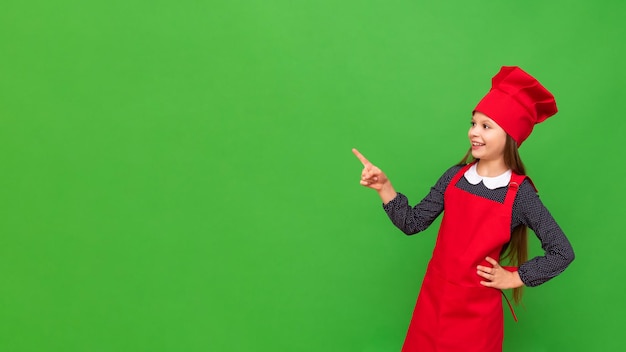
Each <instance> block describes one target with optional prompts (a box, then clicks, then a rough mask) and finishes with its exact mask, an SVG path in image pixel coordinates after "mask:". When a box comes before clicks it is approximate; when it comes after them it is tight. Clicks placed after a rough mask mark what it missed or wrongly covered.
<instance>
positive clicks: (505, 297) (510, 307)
mask: <svg viewBox="0 0 626 352" xmlns="http://www.w3.org/2000/svg"><path fill="white" fill-rule="evenodd" d="M500 292H502V295H503V296H504V299H506V304H508V305H509V309H510V310H511V314H513V320H515V322H516V323H517V315H515V311H514V310H513V306H512V305H511V301H509V297H507V296H506V294H505V293H504V291H502V290H500Z"/></svg>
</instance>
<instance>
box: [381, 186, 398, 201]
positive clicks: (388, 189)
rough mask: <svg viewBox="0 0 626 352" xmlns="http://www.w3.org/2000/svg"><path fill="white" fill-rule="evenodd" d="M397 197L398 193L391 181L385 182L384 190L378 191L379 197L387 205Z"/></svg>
mask: <svg viewBox="0 0 626 352" xmlns="http://www.w3.org/2000/svg"><path fill="white" fill-rule="evenodd" d="M397 195H398V193H396V190H395V189H394V188H393V186H392V185H391V182H389V181H387V182H385V184H384V185H383V186H382V188H381V189H380V190H379V191H378V196H379V197H380V199H381V200H382V201H383V204H385V205H386V204H387V203H389V202H390V201H392V200H393V199H394V198H395V197H396V196H397Z"/></svg>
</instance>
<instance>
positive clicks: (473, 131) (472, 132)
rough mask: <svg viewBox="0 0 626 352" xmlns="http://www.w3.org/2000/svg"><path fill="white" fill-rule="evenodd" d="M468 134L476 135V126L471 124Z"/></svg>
mask: <svg viewBox="0 0 626 352" xmlns="http://www.w3.org/2000/svg"><path fill="white" fill-rule="evenodd" d="M468 134H469V135H470V136H474V137H475V136H478V131H477V128H476V126H471V127H470V129H469V132H468Z"/></svg>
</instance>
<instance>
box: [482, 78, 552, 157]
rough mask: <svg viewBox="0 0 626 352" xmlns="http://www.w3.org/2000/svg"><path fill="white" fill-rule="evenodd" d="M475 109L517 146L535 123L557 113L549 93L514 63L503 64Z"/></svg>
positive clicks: (526, 136)
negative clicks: (487, 117)
mask: <svg viewBox="0 0 626 352" xmlns="http://www.w3.org/2000/svg"><path fill="white" fill-rule="evenodd" d="M474 111H478V112H482V113H483V114H485V115H487V116H489V118H491V119H492V120H494V121H495V122H496V123H497V124H498V125H500V127H502V129H504V131H506V133H508V134H509V135H510V136H511V137H513V139H514V140H515V141H516V142H517V146H518V147H519V146H520V145H522V142H524V140H526V138H528V136H529V135H530V133H531V132H532V131H533V127H534V126H535V124H537V123H539V122H542V121H544V120H545V119H547V118H548V117H550V116H552V115H554V114H556V112H557V109H556V102H555V101H554V96H553V95H552V93H550V92H549V91H548V90H547V89H546V88H544V87H543V86H542V85H541V83H539V81H537V80H536V79H535V78H534V77H532V76H531V75H529V74H528V73H526V72H524V71H523V70H522V69H521V68H519V67H517V66H502V68H501V69H500V72H498V73H497V74H496V75H495V76H494V77H493V79H492V80H491V90H489V93H487V95H485V96H484V97H483V99H482V100H481V101H480V102H479V103H478V105H477V106H476V109H474Z"/></svg>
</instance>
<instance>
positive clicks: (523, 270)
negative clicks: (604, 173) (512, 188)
mask: <svg viewBox="0 0 626 352" xmlns="http://www.w3.org/2000/svg"><path fill="white" fill-rule="evenodd" d="M512 222H513V223H514V224H524V225H526V226H528V227H529V228H530V229H531V230H533V231H534V232H535V235H537V238H538V239H539V241H541V247H542V248H543V250H544V252H545V253H544V255H542V256H537V257H535V258H532V259H531V260H529V261H527V262H526V263H523V264H522V265H520V267H519V269H518V272H519V275H520V278H521V279H522V281H523V282H524V284H525V285H526V286H530V287H533V286H538V285H540V284H543V283H544V282H546V281H548V280H550V279H552V278H553V277H555V276H557V275H559V274H560V273H561V272H563V270H565V268H567V266H568V265H569V264H570V263H571V262H572V261H573V260H574V249H573V248H572V245H571V244H570V242H569V240H568V239H567V237H566V236H565V234H564V233H563V230H561V228H560V227H559V225H558V224H557V223H556V221H555V220H554V218H553V217H552V215H551V214H550V212H549V211H548V209H547V208H546V207H545V206H544V205H543V202H541V200H540V199H539V196H538V195H537V193H535V190H534V188H533V187H532V185H531V184H530V182H527V181H525V182H523V183H522V185H521V186H520V189H519V191H518V193H517V195H516V197H515V203H514V205H513V218H512Z"/></svg>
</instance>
